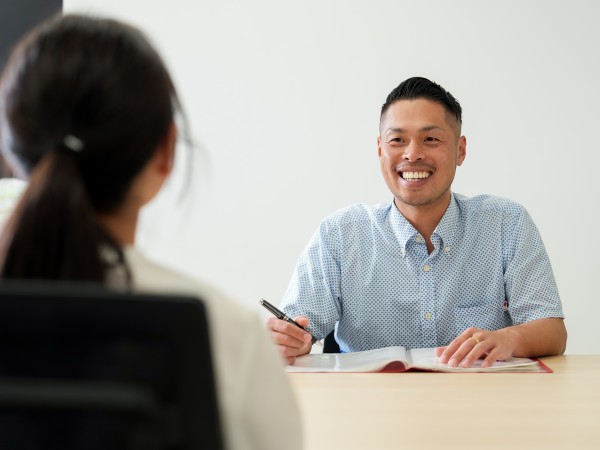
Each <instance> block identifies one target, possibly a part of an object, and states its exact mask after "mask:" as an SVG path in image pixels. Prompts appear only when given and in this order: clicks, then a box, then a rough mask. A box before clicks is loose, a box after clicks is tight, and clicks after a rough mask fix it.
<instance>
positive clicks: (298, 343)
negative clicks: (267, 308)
mask: <svg viewBox="0 0 600 450" xmlns="http://www.w3.org/2000/svg"><path fill="white" fill-rule="evenodd" d="M294 320H295V321H296V322H297V323H298V325H302V326H303V327H306V326H307V325H308V324H309V322H310V321H309V320H308V317H305V316H298V317H296V318H294ZM267 328H268V329H269V331H270V332H271V336H272V338H273V341H275V344H277V348H278V349H279V353H280V354H281V356H283V358H284V359H285V361H286V363H287V364H294V362H296V357H298V356H300V355H306V354H307V353H309V352H310V349H311V348H312V342H311V341H312V337H311V335H310V333H308V332H307V331H304V330H303V329H301V328H298V327H297V326H295V325H292V324H291V323H288V322H286V321H285V320H280V319H277V318H275V317H269V318H268V319H267Z"/></svg>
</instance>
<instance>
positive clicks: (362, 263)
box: [267, 77, 567, 367]
mask: <svg viewBox="0 0 600 450" xmlns="http://www.w3.org/2000/svg"><path fill="white" fill-rule="evenodd" d="M461 125H462V109H461V106H460V104H459V103H458V101H457V100H456V99H455V98H454V97H453V96H452V95H451V94H450V93H449V92H447V91H446V90H445V89H444V88H442V87H441V86H439V85H438V84H436V83H433V82H431V81H429V80H427V79H425V78H420V77H415V78H410V79H408V80H406V81H404V82H402V83H401V84H400V85H399V86H398V87H397V88H396V89H394V90H393V91H392V92H391V93H390V94H389V96H388V98H387V99H386V102H385V103H384V105H383V107H382V109H381V118H380V129H379V132H380V134H379V137H378V139H377V142H378V154H379V159H380V163H381V172H382V174H383V177H384V179H385V181H386V183H387V185H388V187H389V189H390V191H391V192H392V194H393V195H394V199H393V201H392V202H390V203H387V204H382V205H376V206H368V205H364V204H357V205H353V206H350V207H348V208H345V209H342V210H340V211H337V212H335V213H334V214H332V215H331V216H329V217H327V218H326V219H325V220H324V221H323V222H322V223H321V225H320V227H319V229H318V230H317V232H316V233H315V235H314V236H313V238H312V239H311V241H310V243H309V244H308V246H307V248H306V249H305V250H304V252H303V253H302V255H301V256H300V258H299V260H298V263H297V265H296V268H295V271H294V274H293V276H292V280H291V281H290V284H289V286H288V289H287V291H286V293H285V296H284V298H283V301H282V304H281V305H282V309H283V311H284V312H285V313H286V314H287V315H288V316H290V317H295V318H296V321H297V322H298V323H300V324H301V325H303V326H307V328H308V329H309V330H310V331H311V332H312V334H313V335H314V336H315V337H316V338H317V339H322V338H324V337H325V336H327V335H328V334H329V333H330V332H332V331H334V330H335V338H336V340H337V342H338V344H339V346H340V349H341V351H344V352H351V351H359V350H369V349H374V348H381V347H387V346H392V345H402V346H404V347H407V348H424V347H437V348H438V350H437V353H438V355H439V356H440V357H441V359H442V361H443V362H447V363H449V364H450V365H452V366H457V365H460V366H464V367H469V366H471V365H472V364H473V362H474V361H475V360H476V359H479V358H485V360H484V362H483V365H484V366H487V365H490V364H492V363H493V362H494V361H496V360H502V359H506V358H508V357H510V356H523V357H536V356H544V355H554V354H560V353H563V352H564V350H565V346H566V339H567V333H566V329H565V326H564V323H563V313H562V307H561V302H560V298H559V295H558V290H557V287H556V282H555V280H554V276H553V274H552V268H551V266H550V261H549V259H548V255H547V253H546V250H545V248H544V245H543V243H542V240H541V237H540V235H539V232H538V230H537V228H536V226H535V224H534V223H533V221H532V220H531V217H530V216H529V214H528V213H527V211H525V209H524V208H523V207H522V206H520V205H518V204H517V203H514V202H512V201H510V200H507V199H503V198H499V197H493V196H489V195H480V196H477V197H473V198H467V197H464V196H462V195H459V194H455V193H453V192H452V191H451V185H452V181H453V179H454V175H455V172H456V168H457V166H460V165H461V164H462V163H463V161H464V160H465V157H466V147H467V141H466V138H465V137H464V136H462V135H461ZM267 326H268V328H269V329H270V331H271V333H272V335H273V339H274V341H275V343H276V344H277V345H278V347H279V349H280V352H281V354H282V355H283V356H284V358H286V360H287V362H288V363H290V364H293V362H294V361H295V358H296V357H297V356H299V355H302V354H306V353H308V352H310V350H311V342H310V341H311V336H310V335H309V334H308V333H306V332H305V331H303V330H302V329H300V328H298V327H295V326H293V325H290V324H289V323H287V322H285V321H282V320H278V319H275V318H270V319H268V321H267Z"/></svg>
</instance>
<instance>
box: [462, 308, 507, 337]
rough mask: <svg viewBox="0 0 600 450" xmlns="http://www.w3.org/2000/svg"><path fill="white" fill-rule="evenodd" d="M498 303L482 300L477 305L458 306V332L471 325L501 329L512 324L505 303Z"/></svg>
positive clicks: (487, 328)
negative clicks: (504, 306) (505, 309)
mask: <svg viewBox="0 0 600 450" xmlns="http://www.w3.org/2000/svg"><path fill="white" fill-rule="evenodd" d="M496 303H497V302H484V301H482V302H480V303H477V304H475V305H473V304H471V305H467V306H460V305H459V306H457V307H456V309H455V310H454V321H455V324H456V331H457V334H458V333H461V332H463V331H464V330H466V329H467V328H469V327H476V328H482V329H484V330H499V329H500V328H505V327H508V326H510V325H512V320H511V319H510V315H509V314H508V313H507V312H506V311H504V308H503V305H502V304H501V303H498V304H496Z"/></svg>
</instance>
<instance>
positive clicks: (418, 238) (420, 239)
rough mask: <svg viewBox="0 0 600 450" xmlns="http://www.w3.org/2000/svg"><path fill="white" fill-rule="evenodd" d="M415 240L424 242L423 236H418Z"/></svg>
mask: <svg viewBox="0 0 600 450" xmlns="http://www.w3.org/2000/svg"><path fill="white" fill-rule="evenodd" d="M415 241H417V242H423V238H422V237H421V236H417V237H416V238H415Z"/></svg>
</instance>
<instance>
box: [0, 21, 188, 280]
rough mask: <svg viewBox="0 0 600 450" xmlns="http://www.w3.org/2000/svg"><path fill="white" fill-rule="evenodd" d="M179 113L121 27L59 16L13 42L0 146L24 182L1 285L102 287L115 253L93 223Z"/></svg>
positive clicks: (2, 242) (161, 69) (1, 243)
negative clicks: (55, 282)
mask: <svg viewBox="0 0 600 450" xmlns="http://www.w3.org/2000/svg"><path fill="white" fill-rule="evenodd" d="M178 105H179V103H178V101H177V96H176V92H175V88H174V86H173V83H172V80H171V78H170V76H169V74H168V71H167V69H166V68H165V65H164V63H163V61H162V59H161V58H160V56H159V55H158V54H157V52H156V51H155V50H154V49H153V47H152V46H151V45H150V43H149V42H148V40H147V39H146V38H145V37H144V35H143V34H142V33H141V32H140V31H138V30H137V29H135V28H133V27H131V26H128V25H125V24H123V23H120V22H117V21H115V20H111V19H104V18H94V17H87V16H80V15H65V16H59V17H55V18H53V19H51V20H49V21H48V22H46V23H44V24H42V25H41V26H40V27H38V28H36V29H34V30H33V31H32V32H30V33H29V34H28V35H27V36H26V37H25V38H23V39H22V40H21V42H20V43H19V44H18V45H17V46H16V47H15V49H14V50H13V53H12V55H11V56H10V58H9V60H8V63H7V65H6V68H5V70H4V73H3V75H2V78H1V79H0V139H1V141H0V142H1V150H2V153H3V155H4V157H5V158H6V160H7V161H8V162H9V164H10V165H11V166H12V168H13V170H14V171H15V172H16V173H17V174H20V175H22V176H25V177H28V178H29V184H28V187H27V189H26V191H25V193H24V194H23V196H22V198H21V200H20V202H19V203H18V205H17V207H16V209H15V211H14V213H13V214H12V216H11V218H10V219H9V221H8V222H7V224H6V225H5V227H4V230H3V232H2V236H1V239H0V277H2V278H28V279H62V280H77V281H99V282H103V281H106V280H107V277H108V269H110V268H111V267H112V266H113V265H114V264H122V263H123V253H122V249H121V247H120V246H119V244H118V243H117V242H116V241H115V240H114V239H113V238H112V237H111V236H110V235H109V234H108V233H107V232H106V231H105V230H104V229H103V227H102V226H101V225H100V224H99V222H98V220H97V216H98V214H106V213H111V212H113V211H115V210H116V209H117V208H119V207H120V206H121V205H122V202H123V201H124V199H125V195H126V193H127V192H128V190H129V188H130V187H131V184H132V181H133V179H134V178H135V177H136V175H137V174H139V173H140V171H141V169H142V168H143V167H144V166H145V165H146V163H147V162H148V161H149V159H150V158H151V157H152V156H153V155H154V154H155V152H156V150H157V148H158V146H159V144H160V143H161V142H162V141H163V140H164V139H165V138H166V136H167V134H168V131H169V129H170V127H171V124H172V123H173V121H174V115H175V112H176V111H177V109H178ZM107 250H108V252H107ZM106 254H109V255H113V257H108V258H107V257H103V256H102V255H106ZM115 255H116V257H115Z"/></svg>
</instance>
